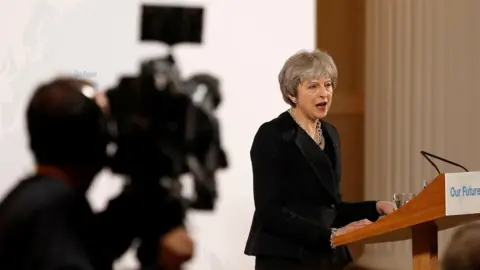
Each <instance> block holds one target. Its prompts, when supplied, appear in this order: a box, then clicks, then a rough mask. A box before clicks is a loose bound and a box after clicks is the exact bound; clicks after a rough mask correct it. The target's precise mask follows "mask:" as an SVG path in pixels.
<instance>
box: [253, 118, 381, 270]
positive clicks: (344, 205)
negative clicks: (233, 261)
mask: <svg viewBox="0 0 480 270" xmlns="http://www.w3.org/2000/svg"><path fill="white" fill-rule="evenodd" d="M322 128H323V133H324V137H325V139H326V147H325V150H324V151H322V150H321V149H320V147H319V146H318V145H317V144H316V143H315V142H314V141H313V140H312V139H311V137H310V136H309V135H308V134H307V133H306V132H305V131H304V130H303V129H302V128H300V127H299V126H298V125H297V124H296V123H295V121H294V120H293V118H292V117H291V116H290V114H289V113H288V112H284V113H282V114H281V115H280V116H278V118H275V119H273V120H271V121H269V122H266V123H264V124H262V125H261V126H260V128H259V129H258V131H257V133H256V135H255V138H254V141H253V144H252V148H251V150H250V156H251V161H252V169H253V190H254V200H255V214H254V217H253V221H252V225H251V229H250V234H249V236H248V240H247V244H246V248H245V254H246V255H253V256H268V257H278V258H292V259H299V260H302V261H310V260H322V261H324V260H326V261H337V262H338V261H350V255H349V253H348V249H347V248H346V247H339V248H337V249H335V250H332V249H331V248H330V235H331V228H340V227H342V226H344V225H347V224H348V223H350V222H353V221H357V220H361V219H364V218H367V219H370V220H371V221H375V220H377V219H378V217H379V214H378V213H377V210H376V206H375V205H376V202H374V201H368V202H359V203H348V202H344V201H342V195H341V193H340V188H339V187H340V178H341V170H342V169H341V159H340V145H339V135H338V132H337V130H336V128H335V127H334V126H333V125H331V124H329V123H327V122H325V121H323V120H322Z"/></svg>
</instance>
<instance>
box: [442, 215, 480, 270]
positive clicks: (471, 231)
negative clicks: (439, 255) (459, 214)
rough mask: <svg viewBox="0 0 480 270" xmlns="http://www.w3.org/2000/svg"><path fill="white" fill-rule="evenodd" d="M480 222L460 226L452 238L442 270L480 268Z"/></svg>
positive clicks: (471, 269)
mask: <svg viewBox="0 0 480 270" xmlns="http://www.w3.org/2000/svg"><path fill="white" fill-rule="evenodd" d="M479 252H480V222H478V221H476V222H472V223H469V224H467V225H464V226H462V227H460V228H459V229H458V230H457V231H456V232H455V233H454V234H453V235H452V238H451V239H450V243H449V244H448V245H447V248H446V249H445V254H444V255H443V259H442V268H441V269H442V270H476V269H480V256H479V255H478V254H479Z"/></svg>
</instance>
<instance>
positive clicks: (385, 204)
mask: <svg viewBox="0 0 480 270" xmlns="http://www.w3.org/2000/svg"><path fill="white" fill-rule="evenodd" d="M393 211H395V204H393V203H392V202H389V201H378V202H377V212H378V214H380V215H388V214H390V213H392V212H393Z"/></svg>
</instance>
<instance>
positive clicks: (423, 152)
mask: <svg viewBox="0 0 480 270" xmlns="http://www.w3.org/2000/svg"><path fill="white" fill-rule="evenodd" d="M420 154H422V156H423V157H424V158H425V159H426V160H427V161H428V162H429V163H430V164H432V166H433V167H434V168H435V170H437V172H438V174H441V172H440V170H439V169H438V167H437V165H435V163H434V162H433V161H432V160H431V159H430V157H432V158H436V159H438V160H441V161H443V162H445V163H448V164H450V165H453V166H455V167H458V168H461V169H463V170H464V171H466V172H468V170H467V168H465V167H463V166H462V165H460V164H458V163H455V162H453V161H450V160H448V159H445V158H442V157H439V156H437V155H434V154H431V153H428V152H425V151H423V150H422V151H420Z"/></svg>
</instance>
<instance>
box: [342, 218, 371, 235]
mask: <svg viewBox="0 0 480 270" xmlns="http://www.w3.org/2000/svg"><path fill="white" fill-rule="evenodd" d="M369 224H372V222H371V221H370V220H368V219H362V220H358V221H354V222H352V223H350V224H348V225H347V226H343V227H341V228H339V229H338V230H337V234H336V235H342V234H346V233H349V232H353V231H355V230H358V229H360V228H362V227H365V226H367V225H369Z"/></svg>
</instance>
